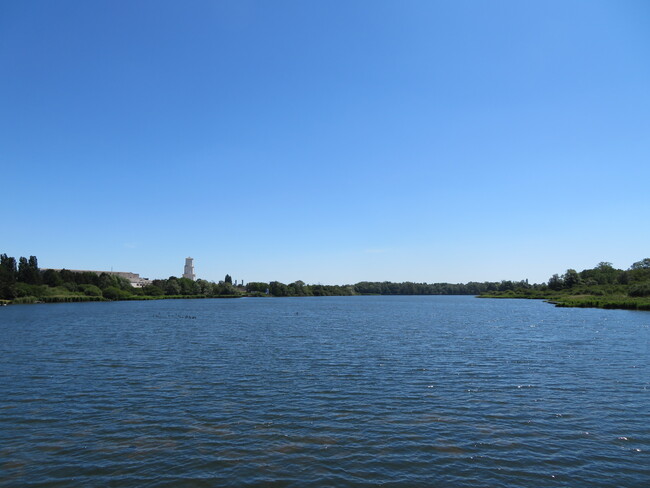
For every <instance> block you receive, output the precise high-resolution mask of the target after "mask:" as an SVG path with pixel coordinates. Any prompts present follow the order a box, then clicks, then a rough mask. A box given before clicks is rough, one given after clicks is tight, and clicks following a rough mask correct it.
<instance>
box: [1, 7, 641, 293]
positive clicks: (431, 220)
mask: <svg viewBox="0 0 650 488" xmlns="http://www.w3.org/2000/svg"><path fill="white" fill-rule="evenodd" d="M0 175H1V180H0V185H1V186H0V187H1V190H0V199H1V203H2V212H1V214H0V215H1V221H0V252H5V253H7V254H9V255H11V256H16V257H18V256H29V255H36V256H37V257H38V258H39V264H40V266H41V267H52V268H69V269H111V268H113V269H115V270H120V271H132V272H137V273H140V274H141V275H142V276H145V277H148V278H162V277H165V278H166V277H169V276H170V275H176V276H180V275H181V274H182V271H183V264H184V259H185V257H186V256H192V257H194V259H195V267H196V272H197V275H198V277H201V278H205V279H209V280H220V279H223V277H224V275H225V274H226V273H229V274H231V275H232V277H233V279H237V280H242V279H243V280H245V281H246V282H248V281H268V280H279V281H283V282H285V283H290V282H292V281H295V280H298V279H301V280H303V281H305V282H307V283H319V282H320V283H327V284H343V283H355V282H357V281H362V280H372V281H375V280H381V281H383V280H391V281H417V282H442V281H447V282H466V281H474V280H476V281H485V280H490V281H493V280H502V279H510V280H520V279H529V280H530V281H531V282H541V281H546V280H547V279H548V277H549V276H550V275H551V274H553V273H562V272H564V271H565V270H566V269H567V268H576V269H577V270H578V271H580V270H582V269H584V268H591V267H593V266H595V265H596V264H597V263H599V262H600V261H609V262H612V263H613V264H614V266H617V267H620V268H627V267H629V265H630V264H632V262H634V261H638V260H640V259H643V258H645V257H650V225H649V223H648V219H649V216H650V192H649V190H648V188H649V186H648V184H649V182H650V2H648V1H646V0H639V1H632V0H612V1H597V0H584V1H575V0H558V1H552V0H544V1H519V0H515V1H505V0H493V1H483V0H476V1H457V0H453V1H451V0H450V1H434V0H423V1H409V0H406V1H378V0H368V1H355V0H345V1H336V0H335V1H333V0H322V1H316V0H314V1H302V0H296V1H262V0H259V1H245V0H232V1H216V0H215V1H173V2H172V1H160V0H152V1H131V0H128V1H126V0H122V1H116V0H108V1H85V0H79V1H65V0H57V1H56V2H52V1H49V0H43V1H30V0H24V1H11V0H0Z"/></svg>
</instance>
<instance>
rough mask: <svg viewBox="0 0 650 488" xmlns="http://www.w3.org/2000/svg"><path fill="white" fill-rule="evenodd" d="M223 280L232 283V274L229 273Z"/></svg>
mask: <svg viewBox="0 0 650 488" xmlns="http://www.w3.org/2000/svg"><path fill="white" fill-rule="evenodd" d="M223 281H224V283H228V284H231V285H232V276H230V275H229V274H227V275H226V277H225V278H224V280H223Z"/></svg>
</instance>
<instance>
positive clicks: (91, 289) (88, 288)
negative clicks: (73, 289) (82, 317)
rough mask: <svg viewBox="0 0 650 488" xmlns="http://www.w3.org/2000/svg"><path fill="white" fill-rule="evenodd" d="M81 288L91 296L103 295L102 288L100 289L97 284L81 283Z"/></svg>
mask: <svg viewBox="0 0 650 488" xmlns="http://www.w3.org/2000/svg"><path fill="white" fill-rule="evenodd" d="M79 288H80V289H81V291H83V292H84V294H85V295H86V296H89V297H101V296H102V290H100V289H99V287H98V286H95V285H79Z"/></svg>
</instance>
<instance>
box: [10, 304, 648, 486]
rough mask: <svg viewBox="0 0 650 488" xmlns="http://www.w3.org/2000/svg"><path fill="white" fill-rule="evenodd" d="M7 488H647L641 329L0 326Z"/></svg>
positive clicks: (146, 311) (96, 313) (224, 320)
mask: <svg viewBox="0 0 650 488" xmlns="http://www.w3.org/2000/svg"><path fill="white" fill-rule="evenodd" d="M0 338H1V341H0V395H1V396H0V485H2V486H39V485H40V486H45V485H47V486H133V487H141V486H189V487H192V486H295V487H309V486H319V487H320V486H336V487H338V486H373V485H385V486H388V487H393V486H395V487H396V486H400V487H401V486H436V487H447V486H448V487H499V486H513V487H514V486H516V487H554V486H563V487H564V486H565V487H590V488H591V487H647V486H650V391H649V388H650V359H649V358H650V347H649V344H650V313H648V312H629V311H605V310H592V309H557V308H554V307H552V306H550V305H548V304H544V303H541V302H538V301H523V300H521V301H520V300H484V299H475V298H472V297H323V298H296V299H291V298H287V299H265V298H261V299H238V300H165V301H152V302H115V303H87V304H82V303H79V304H52V305H33V306H13V307H5V308H2V309H0Z"/></svg>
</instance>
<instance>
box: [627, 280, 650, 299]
mask: <svg viewBox="0 0 650 488" xmlns="http://www.w3.org/2000/svg"><path fill="white" fill-rule="evenodd" d="M628 295H630V296H631V297H650V281H645V282H643V283H639V284H638V285H632V286H630V289H629V291H628Z"/></svg>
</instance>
